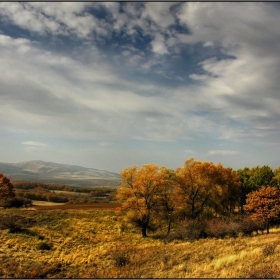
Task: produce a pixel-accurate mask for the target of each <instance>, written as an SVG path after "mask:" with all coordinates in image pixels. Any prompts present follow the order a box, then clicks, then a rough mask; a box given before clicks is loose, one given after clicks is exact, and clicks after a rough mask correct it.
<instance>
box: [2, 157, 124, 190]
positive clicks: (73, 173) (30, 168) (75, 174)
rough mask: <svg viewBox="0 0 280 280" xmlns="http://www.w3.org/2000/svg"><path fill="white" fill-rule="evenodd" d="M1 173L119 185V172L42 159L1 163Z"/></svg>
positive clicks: (30, 178) (13, 177)
mask: <svg viewBox="0 0 280 280" xmlns="http://www.w3.org/2000/svg"><path fill="white" fill-rule="evenodd" d="M0 173H3V174H4V175H5V176H6V177H8V178H10V179H11V180H28V181H39V182H44V183H59V184H71V185H81V186H84V185H90V184H94V185H96V184H98V183H99V184H101V185H102V184H103V185H104V184H106V185H108V184H109V185H117V184H118V183H119V181H120V176H119V174H118V173H113V172H109V171H106V170H98V169H93V168H86V167H82V166H77V165H68V164H58V163H54V162H45V161H41V160H31V161H26V162H19V163H0Z"/></svg>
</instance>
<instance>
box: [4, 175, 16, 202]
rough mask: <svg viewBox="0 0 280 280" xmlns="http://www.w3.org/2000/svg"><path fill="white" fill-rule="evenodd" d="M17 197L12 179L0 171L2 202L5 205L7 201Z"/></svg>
mask: <svg viewBox="0 0 280 280" xmlns="http://www.w3.org/2000/svg"><path fill="white" fill-rule="evenodd" d="M13 197H15V193H14V186H13V184H12V183H11V181H10V179H9V178H7V177H5V176H4V175H3V174H2V173H0V203H1V204H3V205H5V202H6V201H7V200H8V199H10V198H13Z"/></svg>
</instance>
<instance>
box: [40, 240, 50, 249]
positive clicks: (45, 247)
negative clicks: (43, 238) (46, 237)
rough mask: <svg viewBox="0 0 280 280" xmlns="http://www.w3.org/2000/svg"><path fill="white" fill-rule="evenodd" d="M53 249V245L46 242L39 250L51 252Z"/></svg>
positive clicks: (41, 244)
mask: <svg viewBox="0 0 280 280" xmlns="http://www.w3.org/2000/svg"><path fill="white" fill-rule="evenodd" d="M51 248H52V245H51V244H48V243H46V242H42V243H40V244H39V245H38V249H39V250H50V249H51Z"/></svg>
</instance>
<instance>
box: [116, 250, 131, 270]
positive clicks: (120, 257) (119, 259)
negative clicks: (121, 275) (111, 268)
mask: <svg viewBox="0 0 280 280" xmlns="http://www.w3.org/2000/svg"><path fill="white" fill-rule="evenodd" d="M114 260H115V265H116V266H117V267H122V266H125V265H127V264H129V262H130V259H129V256H128V255H127V254H126V253H124V252H120V253H118V254H116V255H115V256H114Z"/></svg>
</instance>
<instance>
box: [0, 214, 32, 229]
mask: <svg viewBox="0 0 280 280" xmlns="http://www.w3.org/2000/svg"><path fill="white" fill-rule="evenodd" d="M34 223H35V221H34V220H32V219H27V218H25V217H21V216H17V215H12V216H2V219H1V221H0V229H9V232H10V233H16V232H22V231H24V230H25V228H26V227H30V226H32V225H33V224H34Z"/></svg>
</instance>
